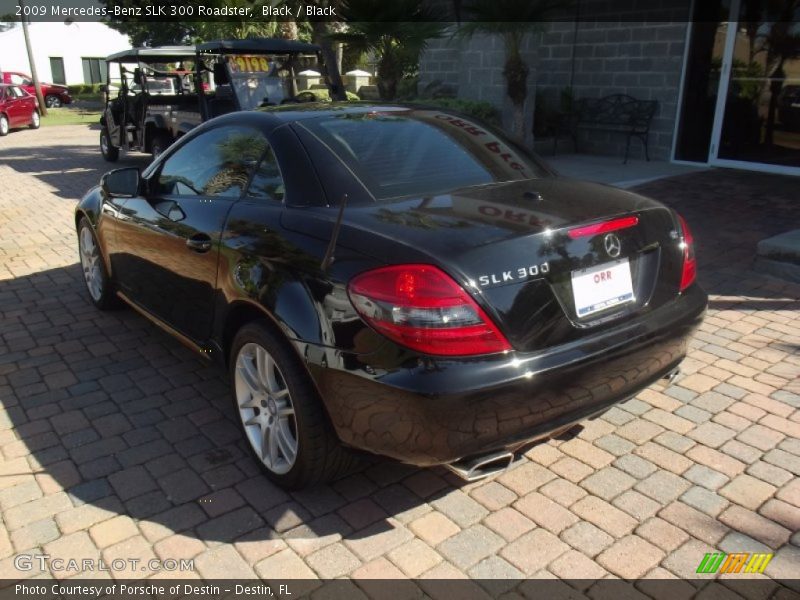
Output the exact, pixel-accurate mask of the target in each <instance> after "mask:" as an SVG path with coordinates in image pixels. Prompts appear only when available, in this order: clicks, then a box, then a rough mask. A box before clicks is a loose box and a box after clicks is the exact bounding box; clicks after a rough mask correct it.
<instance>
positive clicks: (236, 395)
mask: <svg viewBox="0 0 800 600" xmlns="http://www.w3.org/2000/svg"><path fill="white" fill-rule="evenodd" d="M229 369H230V381H231V391H232V399H233V405H234V408H235V410H236V412H237V414H238V415H239V423H240V424H241V426H242V432H243V433H244V436H245V439H246V441H247V446H248V448H249V450H250V452H251V453H252V455H253V457H254V458H255V459H256V462H257V463H258V464H259V466H260V467H261V469H262V470H263V471H264V472H265V473H266V475H267V477H269V478H270V479H271V480H272V481H274V482H275V483H277V484H278V485H280V486H281V487H283V488H286V489H298V488H302V487H306V486H309V485H313V484H316V483H321V482H325V481H330V480H332V479H335V478H337V477H340V476H342V475H344V474H346V473H348V472H349V471H351V470H352V469H353V467H354V466H355V465H357V464H358V456H357V455H356V454H355V453H353V452H351V451H350V450H348V449H346V448H344V447H343V446H342V445H341V443H340V442H339V440H338V439H337V437H336V434H335V433H334V431H333V427H332V426H331V424H330V423H329V421H328V417H327V415H326V414H325V410H324V408H323V406H322V401H321V399H320V398H319V396H318V394H317V392H316V389H315V388H314V385H313V384H312V382H311V380H310V378H309V375H308V373H307V372H306V371H305V369H304V368H303V365H302V364H301V363H300V361H299V360H298V358H297V356H296V355H295V354H294V353H293V352H292V349H291V347H290V346H289V345H288V343H287V342H286V341H285V340H284V339H282V338H281V336H280V335H279V334H277V333H276V332H275V331H274V330H273V329H272V328H271V327H270V326H269V324H268V323H267V322H266V321H254V322H251V323H248V324H247V325H245V326H244V327H242V328H241V329H240V330H239V331H238V332H237V334H236V336H235V337H234V340H233V344H232V345H231V354H230V367H229Z"/></svg>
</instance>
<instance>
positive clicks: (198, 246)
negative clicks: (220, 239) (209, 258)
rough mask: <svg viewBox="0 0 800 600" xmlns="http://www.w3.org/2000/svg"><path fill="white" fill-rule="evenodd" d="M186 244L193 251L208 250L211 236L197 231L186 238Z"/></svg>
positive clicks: (201, 251)
mask: <svg viewBox="0 0 800 600" xmlns="http://www.w3.org/2000/svg"><path fill="white" fill-rule="evenodd" d="M186 245H187V246H188V247H189V249H190V250H194V251H195V252H200V253H203V252H208V251H209V250H211V246H212V244H211V238H210V237H208V236H207V235H206V234H205V233H198V234H195V235H193V236H192V237H190V238H189V239H188V240H186Z"/></svg>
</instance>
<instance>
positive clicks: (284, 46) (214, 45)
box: [197, 38, 320, 54]
mask: <svg viewBox="0 0 800 600" xmlns="http://www.w3.org/2000/svg"><path fill="white" fill-rule="evenodd" d="M197 50H198V51H199V52H206V53H214V52H227V53H231V54H240V53H241V54H245V53H249V52H253V53H269V54H271V53H275V54H278V53H303V52H304V53H312V54H313V53H316V52H318V51H319V50H320V47H319V46H317V45H316V44H307V43H305V42H298V41H296V40H284V39H281V38H251V39H247V40H214V41H211V42H202V43H200V44H197Z"/></svg>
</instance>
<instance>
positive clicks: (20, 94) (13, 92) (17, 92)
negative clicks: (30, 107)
mask: <svg viewBox="0 0 800 600" xmlns="http://www.w3.org/2000/svg"><path fill="white" fill-rule="evenodd" d="M27 95H28V94H26V93H25V92H24V91H22V90H21V89H19V88H18V87H16V86H11V87H9V88H8V97H9V98H24V97H25V96H27Z"/></svg>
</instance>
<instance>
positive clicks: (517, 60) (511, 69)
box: [503, 46, 528, 143]
mask: <svg viewBox="0 0 800 600" xmlns="http://www.w3.org/2000/svg"><path fill="white" fill-rule="evenodd" d="M507 52H508V56H507V57H506V64H505V68H504V69H503V76H504V77H505V78H506V93H507V94H508V97H509V98H510V99H511V103H512V105H513V106H514V114H513V126H512V131H511V134H512V135H513V136H514V137H515V138H517V140H518V141H519V142H520V143H522V142H523V141H524V140H525V99H526V98H527V97H528V65H526V64H525V61H524V60H522V56H520V54H519V50H518V49H516V48H514V47H510V46H509V48H508V50H507Z"/></svg>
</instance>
